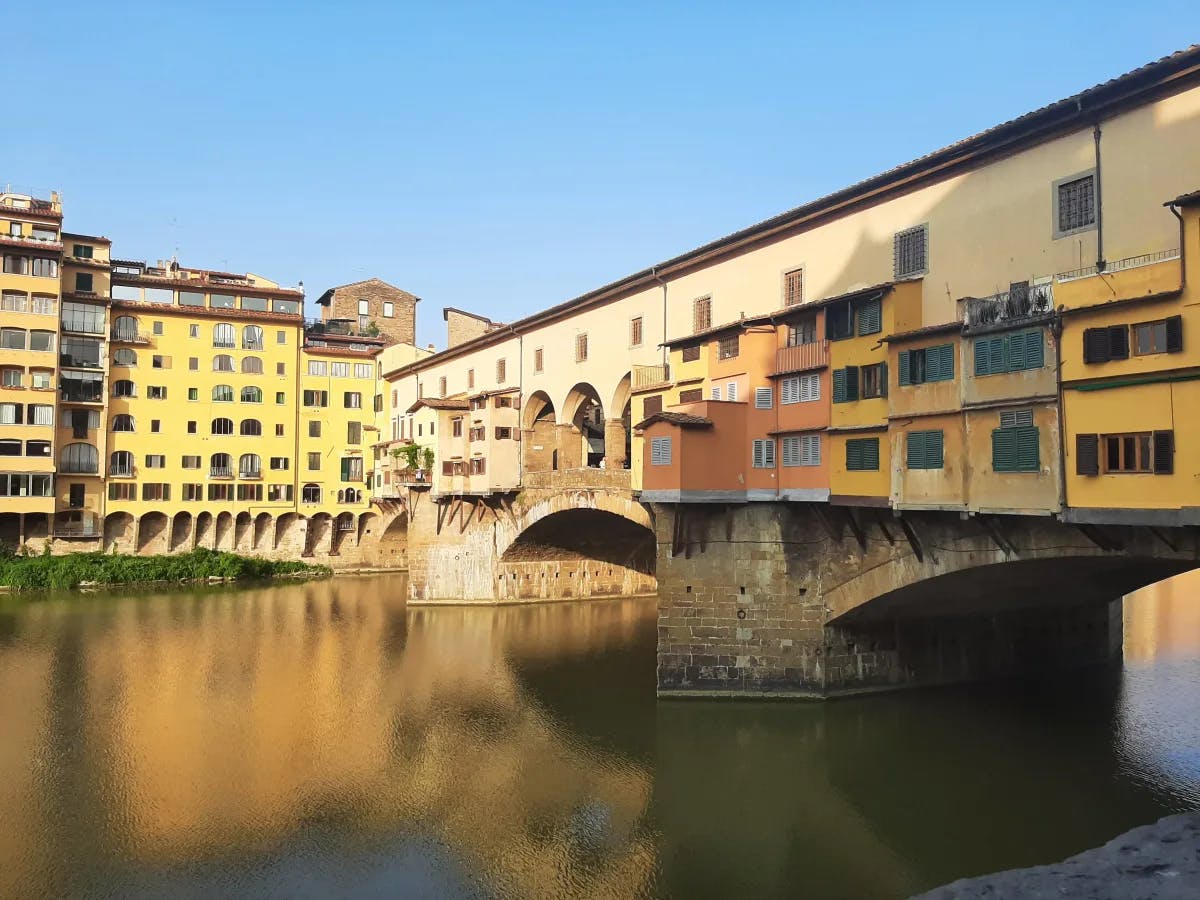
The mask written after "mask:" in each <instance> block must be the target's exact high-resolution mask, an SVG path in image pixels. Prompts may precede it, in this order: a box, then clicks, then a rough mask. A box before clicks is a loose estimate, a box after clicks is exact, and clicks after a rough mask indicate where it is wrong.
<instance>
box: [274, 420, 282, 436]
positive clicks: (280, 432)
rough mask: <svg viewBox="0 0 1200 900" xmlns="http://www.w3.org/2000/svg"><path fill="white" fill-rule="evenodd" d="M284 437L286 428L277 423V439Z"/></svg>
mask: <svg viewBox="0 0 1200 900" xmlns="http://www.w3.org/2000/svg"><path fill="white" fill-rule="evenodd" d="M283 435H284V427H283V425H282V424H280V423H278V422H277V423H276V424H275V437H283Z"/></svg>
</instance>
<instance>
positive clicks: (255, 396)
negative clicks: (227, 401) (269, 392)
mask: <svg viewBox="0 0 1200 900" xmlns="http://www.w3.org/2000/svg"><path fill="white" fill-rule="evenodd" d="M240 399H241V401H242V402H243V403H262V400H263V392H262V388H260V387H255V386H254V385H252V384H249V385H246V387H244V388H242V393H241V397H240Z"/></svg>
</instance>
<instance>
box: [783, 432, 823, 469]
mask: <svg viewBox="0 0 1200 900" xmlns="http://www.w3.org/2000/svg"><path fill="white" fill-rule="evenodd" d="M820 464H821V436H820V435H819V434H802V435H797V436H794V437H785V438H784V439H783V465H784V467H785V468H791V467H795V466H819V465H820Z"/></svg>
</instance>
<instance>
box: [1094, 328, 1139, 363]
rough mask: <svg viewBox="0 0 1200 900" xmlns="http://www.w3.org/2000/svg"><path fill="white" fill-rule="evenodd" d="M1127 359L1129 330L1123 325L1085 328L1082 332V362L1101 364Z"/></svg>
mask: <svg viewBox="0 0 1200 900" xmlns="http://www.w3.org/2000/svg"><path fill="white" fill-rule="evenodd" d="M1128 358H1129V329H1128V328H1127V327H1126V326H1124V325H1109V326H1108V327H1106V328H1086V329H1084V332H1083V361H1084V362H1085V363H1103V362H1109V361H1110V360H1114V359H1128Z"/></svg>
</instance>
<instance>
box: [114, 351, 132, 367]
mask: <svg viewBox="0 0 1200 900" xmlns="http://www.w3.org/2000/svg"><path fill="white" fill-rule="evenodd" d="M113 365H114V366H122V367H125V368H129V367H132V366H136V365H137V354H136V353H135V352H134V351H132V350H130V349H129V348H128V347H122V348H121V349H120V350H118V351H116V352H115V353H114V354H113Z"/></svg>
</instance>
